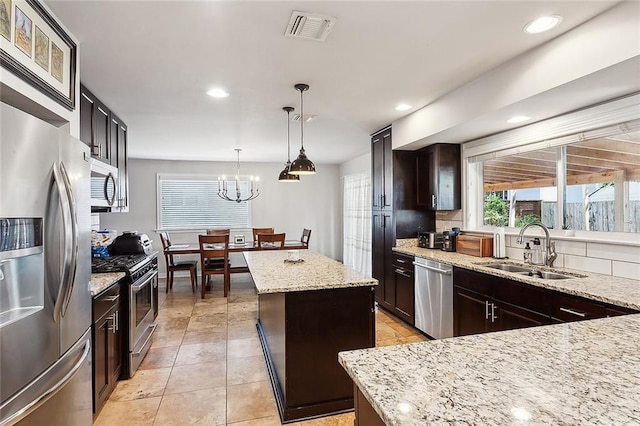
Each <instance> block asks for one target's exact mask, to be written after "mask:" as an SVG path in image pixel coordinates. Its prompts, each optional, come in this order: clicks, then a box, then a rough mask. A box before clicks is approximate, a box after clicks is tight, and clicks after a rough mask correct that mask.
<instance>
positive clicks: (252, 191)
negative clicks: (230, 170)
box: [218, 148, 260, 203]
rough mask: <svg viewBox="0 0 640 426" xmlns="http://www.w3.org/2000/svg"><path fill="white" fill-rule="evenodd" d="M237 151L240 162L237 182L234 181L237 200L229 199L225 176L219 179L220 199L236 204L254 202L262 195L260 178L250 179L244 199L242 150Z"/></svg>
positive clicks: (237, 170)
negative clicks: (241, 168)
mask: <svg viewBox="0 0 640 426" xmlns="http://www.w3.org/2000/svg"><path fill="white" fill-rule="evenodd" d="M235 151H236V153H237V155H238V161H237V166H236V177H235V180H234V181H233V182H234V183H235V187H236V196H235V198H232V197H229V195H228V186H229V181H228V180H227V179H226V178H225V177H224V176H222V177H219V178H218V197H220V198H222V199H223V200H227V201H235V202H236V203H241V202H243V201H250V200H253V199H254V198H257V197H258V195H260V190H259V189H258V181H259V180H260V178H258V177H257V176H256V177H255V178H254V177H253V176H250V177H249V188H248V193H247V194H246V195H247V196H246V197H244V198H243V197H242V192H241V191H240V151H242V150H241V149H239V148H236V149H235Z"/></svg>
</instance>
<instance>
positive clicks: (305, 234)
mask: <svg viewBox="0 0 640 426" xmlns="http://www.w3.org/2000/svg"><path fill="white" fill-rule="evenodd" d="M310 238H311V229H307V228H304V229H303V230H302V236H301V237H300V242H301V243H302V245H303V246H305V247H309V239H310Z"/></svg>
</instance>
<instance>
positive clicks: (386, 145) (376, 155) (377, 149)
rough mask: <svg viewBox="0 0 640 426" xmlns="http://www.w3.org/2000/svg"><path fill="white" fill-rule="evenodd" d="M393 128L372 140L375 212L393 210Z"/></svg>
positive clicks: (373, 201) (373, 202) (373, 204)
mask: <svg viewBox="0 0 640 426" xmlns="http://www.w3.org/2000/svg"><path fill="white" fill-rule="evenodd" d="M392 152H393V151H392V149H391V128H387V129H385V130H383V131H381V132H380V133H378V134H376V135H374V136H373V137H372V138H371V157H372V161H373V163H372V171H373V179H372V194H373V200H372V206H373V209H374V210H385V209H391V201H392V200H393V176H392Z"/></svg>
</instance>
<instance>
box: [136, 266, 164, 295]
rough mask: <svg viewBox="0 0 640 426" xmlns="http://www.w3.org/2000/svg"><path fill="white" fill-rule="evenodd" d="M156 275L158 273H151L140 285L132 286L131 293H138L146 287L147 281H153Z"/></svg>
mask: <svg viewBox="0 0 640 426" xmlns="http://www.w3.org/2000/svg"><path fill="white" fill-rule="evenodd" d="M157 275H158V271H153V272H152V273H151V275H149V277H148V278H146V279H145V280H144V281H142V282H141V283H140V284H136V285H132V286H131V291H132V292H133V293H137V292H139V291H140V290H141V289H142V288H143V287H144V286H146V285H147V284H148V283H149V281H151V280H152V279H154V278H155V277H156V276H157Z"/></svg>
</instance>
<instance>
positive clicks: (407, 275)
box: [396, 268, 411, 278]
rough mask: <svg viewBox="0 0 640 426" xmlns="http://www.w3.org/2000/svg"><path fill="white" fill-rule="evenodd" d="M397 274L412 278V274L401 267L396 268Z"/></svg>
mask: <svg viewBox="0 0 640 426" xmlns="http://www.w3.org/2000/svg"><path fill="white" fill-rule="evenodd" d="M396 274H400V275H402V276H403V277H407V278H411V275H409V274H407V273H406V272H405V271H403V270H402V269H400V268H396Z"/></svg>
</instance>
